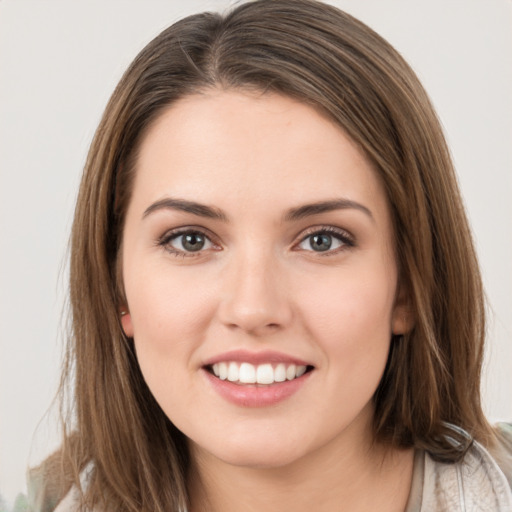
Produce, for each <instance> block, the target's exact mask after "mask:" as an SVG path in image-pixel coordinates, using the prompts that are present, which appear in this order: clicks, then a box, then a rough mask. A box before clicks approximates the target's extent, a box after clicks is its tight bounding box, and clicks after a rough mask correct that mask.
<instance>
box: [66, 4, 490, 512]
mask: <svg viewBox="0 0 512 512" xmlns="http://www.w3.org/2000/svg"><path fill="white" fill-rule="evenodd" d="M209 87H217V88H223V89H255V90H259V91H262V92H266V91H272V92H275V93H279V94H284V95H287V96H291V97H293V98H296V99H298V100H299V101H302V102H306V103H308V104H310V105H313V106H315V107H316V108H318V109H320V110H321V111H322V112H324V114H325V115H327V116H329V117H330V118H331V119H332V120H333V121H334V122H336V123H337V124H338V125H339V126H340V127H341V128H342V129H343V130H344V131H345V132H346V133H347V134H349V136H350V137H351V138H352V139H353V140H354V141H355V142H356V143H357V144H359V145H360V147H361V148H362V149H363V150H364V152H365V153H366V155H367V156H368V157H369V158H370V159H371V161H372V162H373V164H374V166H375V168H376V171H377V172H378V174H379V175H380V177H381V179H382V182H383V183H384V186H385V189H386V192H387V195H388V200H389V205H390V209H391V215H392V219H393V222H394V230H395V238H396V254H397V259H398V266H399V269H400V281H401V285H402V286H403V287H404V289H406V290H407V292H408V298H409V303H410V308H411V311H412V313H413V316H414V318H415V324H414V327H413V329H412V330H411V332H410V333H409V334H407V335H405V336H403V337H400V338H396V339H393V340H392V343H391V349H390V353H389V360H388V364H387V367H386V370H385V374H384V377H383V379H382V381H381V383H380V385H379V387H378V389H377V391H376V393H375V397H374V401H375V419H374V434H375V439H376V440H377V441H379V442H384V443H387V444H389V445H391V446H397V447H411V446H414V447H416V448H421V449H425V450H428V451H429V452H430V453H431V454H432V455H433V456H434V457H436V458H438V459H440V460H443V461H448V462H449V461H455V460H458V459H459V458H460V457H461V456H462V455H463V453H464V452H465V450H466V449H467V448H468V445H469V443H470V442H471V439H477V440H479V441H481V442H484V443H488V442H489V441H490V439H491V431H490V429H489V426H488V424H487V422H486V420H485V418H484V415H483V413H482V408H481V403H480V389H479V386H480V371H481V364H482V355H483V343H484V330H485V326H484V305H483V294H482V284H481V279H480V274H479V270H478V265H477V261H476V257H475V251H474V248H473V244H472V240H471V235H470V230H469V228H468V223H467V220H466V217H465V214H464V210H463V206H462V201H461V198H460V194H459V190H458V186H457V181H456V177H455V174H454V170H453V166H452V163H451V159H450V155H449V152H448V149H447V147H446V143H445V140H444V137H443V134H442V129H441V127H440V124H439V122H438V119H437V117H436V114H435V112H434V110H433V108H432V106H431V103H430V101H429V99H428V97H427V95H426V93H425V91H424V89H423V88H422V86H421V84H420V83H419V81H418V79H417V78H416V76H415V74H414V73H413V71H412V70H411V68H410V67H409V66H408V65H407V64H406V63H405V62H404V60H403V59H402V58H401V56H400V55H399V54H398V53H397V52H396V51H395V50H394V49H393V48H392V47H391V46H390V45H389V44H388V43H387V42H386V41H385V40H383V39H382V38H381V37H380V36H378V35H377V34H376V33H375V32H373V31H372V30H371V29H370V28H368V27H367V26H365V25H364V24H362V23H361V22H359V21H357V20H355V19H354V18H352V17H351V16H349V15H347V14H345V13H343V12H341V11H340V10H338V9H336V8H334V7H331V6H328V5H325V4H322V3H319V2H316V1H314V0H256V1H252V2H248V3H244V4H242V5H239V6H238V7H236V8H235V9H234V10H232V11H231V12H229V13H228V14H226V15H225V16H221V15H218V14H210V13H204V14H199V15H195V16H190V17H188V18H186V19H183V20H181V21H179V22H178V23H176V24H174V25H173V26H171V27H170V28H168V29H166V30H164V31H163V32H162V33H161V34H160V35H159V36H158V37H156V38H155V39H154V40H153V41H151V42H150V43H149V44H148V45H147V47H146V48H144V49H143V50H142V52H141V53H140V54H139V55H138V56H137V57H136V59H135V60H134V62H133V63H132V64H131V66H130V67H129V69H128V70H127V71H126V73H125V75H124V76H123V78H122V79H121V81H120V83H119V85H118V86H117V88H116V90H115V92H114V94H113V95H112V98H111V99H110V101H109V103H108V105H107V108H106V110H105V113H104V115H103V119H102V120H101V123H100V125H99V127H98V129H97V132H96V135H95V137H94V140H93V142H92V145H91V148H90V152H89V156H88V159H87V163H86V166H85V171H84V175H83V178H82V183H81V186H80V192H79V196H78V201H77V206H76V212H75V220H74V225H73V231H72V239H71V265H70V274H71V277H70V302H71V315H72V335H71V337H70V339H69V345H68V352H67V362H66V365H65V369H64V380H63V390H64V389H66V386H73V398H72V403H73V416H72V419H73V421H72V433H69V434H68V435H67V436H66V438H65V442H64V445H63V450H62V454H63V459H62V460H63V461H64V465H65V466H66V467H67V471H68V472H69V471H71V474H72V476H73V478H74V480H75V482H78V474H79V473H80V472H81V471H82V470H83V469H84V467H85V466H86V464H88V463H92V464H91V465H90V466H89V469H90V473H89V476H88V484H87V487H86V489H84V495H83V502H84V503H87V504H89V505H94V504H100V505H102V506H103V507H104V508H105V509H108V510H110V509H112V510H118V511H137V512H139V511H141V510H143V511H145V510H147V511H153V512H154V511H162V512H163V511H178V510H182V509H183V508H184V507H185V506H186V503H187V491H186V471H187V465H188V452H187V446H186V440H185V438H184V436H183V434H181V433H180V432H179V431H177V429H176V428H174V426H173V425H172V423H171V422H170V421H169V419H168V418H167V417H166V416H165V414H164V413H163V412H162V410H161V409H160V408H159V406H158V404H157V403H156V401H155V400H154V398H153V397H152V395H151V393H150V391H149V389H148V388H147V386H146V384H145V382H144V379H143V377H142V374H141V372H140V369H139V366H138V364H137V359H136V357H135V353H134V348H133V340H131V339H127V338H126V337H125V336H124V335H123V332H122V330H121V326H120V322H119V307H120V305H121V304H123V300H124V298H123V284H122V282H121V279H120V271H119V261H118V260H119V248H120V244H121V243H122V231H123V222H124V218H125V212H126V209H127V206H128V203H129V201H130V194H131V186H132V183H133V176H134V173H135V172H136V165H135V161H136V156H137V150H138V147H139V143H140V140H141V138H142V137H143V136H144V134H145V132H146V131H147V129H148V127H149V126H151V124H152V123H153V122H154V120H155V119H156V118H157V117H158V116H159V115H160V114H161V113H162V112H163V110H164V109H165V108H166V107H168V106H169V105H170V104H171V103H173V102H175V101H177V100H178V99H179V98H181V97H184V96H186V95H190V94H193V93H195V92H200V91H202V90H204V89H205V88H209ZM451 425H456V426H457V427H460V429H463V430H459V429H456V428H453V427H452V426H451ZM464 431H465V432H467V435H466V434H465V432H464Z"/></svg>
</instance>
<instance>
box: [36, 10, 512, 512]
mask: <svg viewBox="0 0 512 512" xmlns="http://www.w3.org/2000/svg"><path fill="white" fill-rule="evenodd" d="M70 293H71V306H72V317H73V337H72V339H71V340H70V344H69V348H68V359H67V366H66V368H65V382H67V383H69V382H70V381H71V380H73V385H74V386H75V387H74V394H75V396H74V403H75V411H74V412H75V415H76V416H75V422H74V423H73V425H72V428H70V431H69V432H68V434H67V436H66V438H65V442H64V445H63V448H62V451H61V452H60V453H59V454H57V455H56V456H55V457H54V458H53V459H51V460H49V461H48V462H47V464H46V465H45V466H44V467H43V468H42V469H40V471H42V472H43V473H50V474H51V476H52V475H53V476H55V475H56V474H57V475H58V478H53V479H51V485H53V486H54V487H55V495H56V496H57V498H55V501H58V500H60V499H61V498H62V497H63V496H64V495H65V497H64V499H63V500H62V501H61V502H60V504H59V505H58V507H57V510H59V511H62V510H77V509H78V508H79V507H80V506H81V505H82V506H83V507H84V508H85V509H91V510H92V509H95V510H134V511H135V510H148V511H149V510H151V511H155V510H162V511H163V510H166V511H168V510H176V511H183V510H188V511H190V512H197V511H201V510H208V511H217V510H222V511H230V510H260V509H263V508H264V509H265V510H283V509H288V508H293V509H295V510H299V511H300V510H311V509H312V508H313V507H315V509H317V510H319V511H323V510H340V509H345V510H351V511H358V510H374V509H379V510H382V511H387V510H390V511H391V510H402V511H403V510H406V511H408V512H410V511H413V510H429V511H430V510H466V509H468V510H470V509H471V508H472V507H473V508H475V509H476V508H478V507H479V509H483V510H508V509H509V508H510V507H512V496H511V492H510V487H509V484H508V483H507V479H506V474H507V475H508V476H509V478H510V475H511V474H512V472H511V471H510V469H511V467H510V451H511V444H512V441H511V437H512V436H511V434H510V431H507V427H506V426H503V427H501V428H500V430H498V431H494V430H493V429H492V428H491V427H490V426H489V425H488V423H487V421H486V420H485V417H484V415H483V413H482V409H481V404H480V395H479V386H480V368H481V362H482V354H483V342H484V311H483V298H482V287H481V281H480V276H479V271H478V266H477V262H476V258H475V253H474V249H473V246H472V242H471V236H470V233H469V229H468V225H467V221H466V218H465V215H464V212H463V208H462V203H461V200H460V196H459V192H458V189H457V185H456V180H455V176H454V172H453V168H452V164H451V162H450V157H449V153H448V150H447V148H446V144H445V141H444V139H443V136H442V132H441V129H440V126H439V123H438V121H437V119H436V116H435V113H434V111H433V109H432V107H431V105H430V102H429V100H428V97H427V96H426V94H425V92H424V90H423V89H422V87H421V85H420V84H419V82H418V80H417V78H416V77H415V75H414V74H413V72H412V71H411V69H410V68H409V67H408V66H407V64H406V63H405V62H404V61H403V60H402V59H401V57H400V56H399V55H398V54H397V53H396V51H394V50H393V49H392V48H391V47H390V45H389V44H388V43H386V42H385V41H384V40H382V38H380V37H379V36H378V35H376V34H375V33H374V32H373V31H371V30H370V29H369V28H368V27H366V26H364V25H363V24H361V23H360V22H358V21H357V20H354V19H353V18H351V17H350V16H348V15H346V14H344V13H342V12H340V11H338V10H336V9H335V8H332V7H329V6H327V5H324V4H320V3H317V2H311V1H308V0H274V1H268V0H267V1H265V0H262V1H255V2H250V3H246V4H242V5H240V6H239V7H237V8H236V9H234V10H233V11H232V12H230V13H228V14H227V15H226V16H224V17H222V16H220V15H213V14H202V15H197V16H192V17H189V18H186V19H184V20H182V21H180V22H178V23H176V24H175V25H173V26H172V27H170V28H169V29H167V30H165V31H164V32H163V33H162V34H160V35H159V36H158V37H157V38H156V39H155V40H154V41H152V42H151V43H150V44H149V45H148V46H147V47H146V48H145V49H144V50H143V51H142V52H141V53H140V54H139V56H138V57H137V58H136V59H135V61H134V62H133V64H132V65H131V66H130V68H129V69H128V71H127V72H126V74H125V75H124V77H123V79H122V80H121V82H120V84H119V85H118V87H117V89H116V91H115V92H114V95H113V96H112V98H111V100H110V102H109V104H108V106H107V109H106V111H105V114H104V117H103V119H102V121H101V123H100V126H99V128H98V131H97V133H96V136H95V139H94V141H93V143H92V146H91V150H90V153H89V158H88V161H87V163H86V169H85V173H84V176H83V180H82V184H81V187H80V193H79V198H78V203H77V208H76V212H75V222H74V226H73V234H72V248H71V286H70ZM507 432H508V433H507ZM491 454H492V455H491ZM48 468H50V469H48ZM55 468H58V469H55ZM507 507H508V508H507Z"/></svg>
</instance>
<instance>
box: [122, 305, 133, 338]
mask: <svg viewBox="0 0 512 512" xmlns="http://www.w3.org/2000/svg"><path fill="white" fill-rule="evenodd" d="M119 314H120V315H121V327H122V328H123V332H124V334H125V336H126V337H128V338H133V325H132V317H131V315H130V313H129V312H128V310H127V309H126V308H122V309H121V311H120V312H119Z"/></svg>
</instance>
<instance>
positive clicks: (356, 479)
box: [189, 435, 414, 512]
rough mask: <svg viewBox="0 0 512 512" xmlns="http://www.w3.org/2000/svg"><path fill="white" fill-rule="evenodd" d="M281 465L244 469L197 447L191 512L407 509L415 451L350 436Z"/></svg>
mask: <svg viewBox="0 0 512 512" xmlns="http://www.w3.org/2000/svg"><path fill="white" fill-rule="evenodd" d="M348 439H350V443H348V442H346V443H344V442H343V439H336V440H333V441H332V442H330V443H328V444H326V445H324V446H322V447H320V448H319V449H318V450H316V451H314V452H312V453H309V454H308V455H306V456H304V457H302V458H300V459H298V460H295V461H293V462H291V463H289V464H286V465H283V466H280V467H265V468H259V467H241V466H236V465H233V464H228V463H225V462H223V461H221V460H219V459H218V458H216V457H214V456H212V455H211V454H209V453H206V452H204V451H201V450H200V449H197V448H194V447H192V449H191V452H192V460H193V464H192V468H191V472H190V475H189V494H190V496H191V510H190V512H206V511H208V512H235V511H237V512H238V511H240V510H244V511H246V512H256V511H257V512H260V511H261V510H265V511H266V512H273V511H276V512H277V511H279V512H281V511H282V510H294V512H306V511H308V512H311V511H312V510H314V511H315V512H327V511H329V512H330V511H332V510H347V511H351V512H359V511H367V510H379V511H381V512H388V511H389V512H391V511H392V512H398V511H402V512H403V511H404V510H405V507H406V503H407V498H408V496H409V490H410V486H411V480H412V470H413V458H414V457H413V451H412V450H398V449H395V448H391V447H387V446H386V447H384V446H382V445H378V444H375V443H372V442H368V439H367V438H366V437H365V436H359V437H358V438H354V436H350V435H347V440H348Z"/></svg>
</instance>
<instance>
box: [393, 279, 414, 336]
mask: <svg viewBox="0 0 512 512" xmlns="http://www.w3.org/2000/svg"><path fill="white" fill-rule="evenodd" d="M414 324H415V315H414V312H413V311H412V309H411V304H410V301H409V294H408V293H407V292H406V291H405V287H403V286H400V290H399V292H398V294H397V297H396V300H395V306H394V308H393V315H392V318H391V332H392V333H393V334H394V335H401V334H407V333H408V332H410V331H411V330H412V328H413V327H414Z"/></svg>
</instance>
